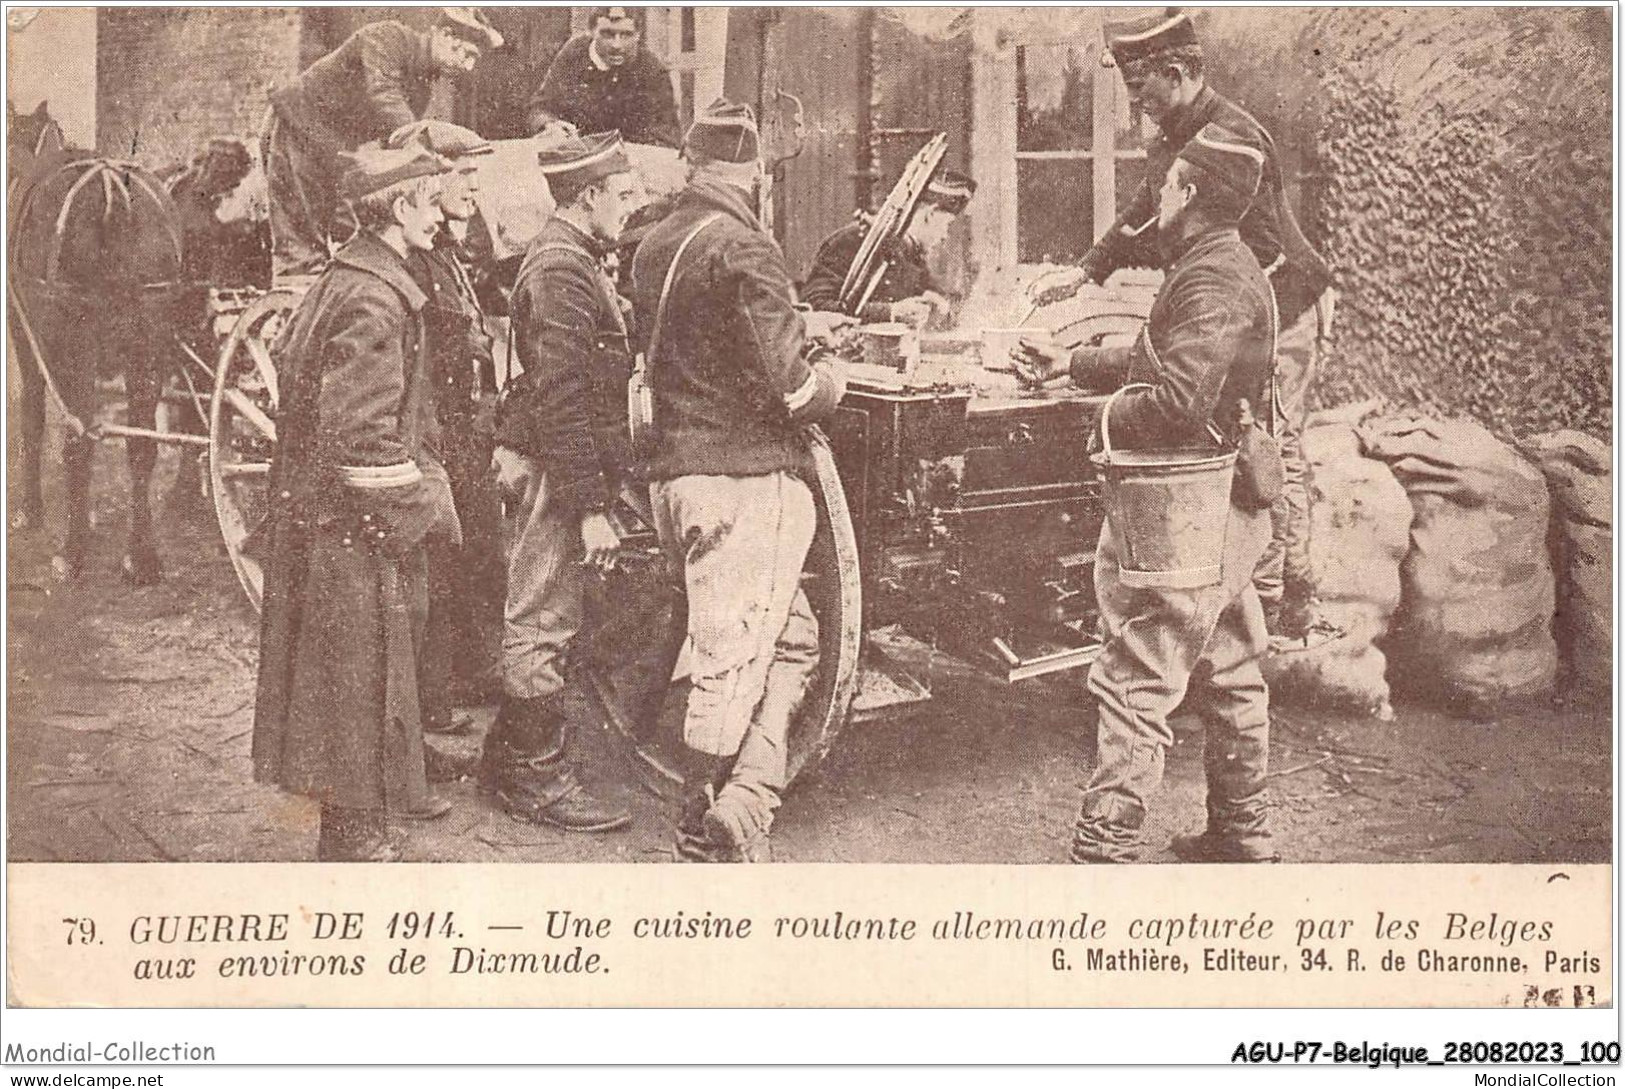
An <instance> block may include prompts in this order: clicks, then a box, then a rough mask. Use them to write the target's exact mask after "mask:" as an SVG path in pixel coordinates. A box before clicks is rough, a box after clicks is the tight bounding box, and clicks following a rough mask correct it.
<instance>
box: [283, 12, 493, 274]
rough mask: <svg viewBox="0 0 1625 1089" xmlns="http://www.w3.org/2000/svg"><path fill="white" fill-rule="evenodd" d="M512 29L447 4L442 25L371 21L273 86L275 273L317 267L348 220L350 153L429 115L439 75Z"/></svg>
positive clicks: (467, 62) (465, 63)
mask: <svg viewBox="0 0 1625 1089" xmlns="http://www.w3.org/2000/svg"><path fill="white" fill-rule="evenodd" d="M501 45H502V35H500V34H498V33H497V32H496V31H495V30H494V29H492V28H491V25H490V24H489V23H488V22H486V20H485V17H484V16H482V15H481V14H480V13H479V11H478V10H477V9H475V8H441V9H440V11H439V15H438V18H437V20H436V23H435V26H434V27H433V28H432V29H430V30H427V31H419V30H414V29H412V28H411V27H409V26H407V25H406V24H405V23H397V22H392V21H388V20H386V21H382V22H376V23H368V24H367V25H366V26H364V27H362V28H361V29H360V30H357V31H356V32H355V33H354V34H352V35H350V36H349V37H348V38H346V39H345V41H344V43H343V44H342V45H340V46H339V47H338V48H337V49H335V50H333V52H331V53H329V54H328V55H327V56H325V57H323V58H321V59H320V60H318V61H317V62H316V63H314V64H312V65H311V66H310V67H309V68H306V69H305V70H304V71H303V72H301V73H300V74H299V75H298V76H296V77H294V78H293V79H292V80H290V81H289V82H287V83H284V84H281V85H279V86H277V87H274V88H273V89H272V90H271V116H270V118H269V119H268V121H267V123H266V129H265V132H264V134H263V136H262V142H263V145H264V148H265V178H266V184H267V185H268V187H269V195H270V202H271V262H272V271H273V273H274V275H275V276H276V277H277V278H278V279H281V278H282V277H284V276H290V275H306V274H309V273H313V272H316V271H317V270H318V269H320V267H321V266H322V264H323V263H324V262H325V261H326V260H327V256H328V250H329V247H330V245H332V244H336V243H342V242H343V241H344V240H345V236H346V234H347V233H348V228H349V227H350V226H351V225H350V224H349V223H347V222H346V221H345V217H344V203H343V201H342V200H340V199H339V194H338V181H339V174H340V172H341V171H342V169H343V160H344V156H345V155H346V154H347V153H349V152H352V151H354V150H355V149H356V148H358V147H360V146H361V145H362V144H366V143H374V142H382V141H383V140H384V139H385V138H386V137H387V136H388V135H389V134H390V133H392V132H394V131H395V130H396V129H398V128H400V127H401V126H402V125H406V124H410V123H411V122H413V121H416V120H418V119H419V118H420V117H422V116H423V111H424V110H425V109H427V108H428V105H429V98H430V95H431V94H432V93H433V91H434V84H435V80H436V79H438V78H439V77H440V76H443V75H450V74H452V73H454V72H466V71H469V70H470V69H472V68H473V67H474V65H475V63H476V62H477V61H478V60H479V57H480V50H482V49H496V48H499V47H500V46H501Z"/></svg>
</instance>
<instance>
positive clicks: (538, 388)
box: [497, 218, 632, 511]
mask: <svg viewBox="0 0 1625 1089" xmlns="http://www.w3.org/2000/svg"><path fill="white" fill-rule="evenodd" d="M600 257H601V254H600V250H599V247H598V246H597V245H596V244H595V243H594V242H593V240H592V239H590V238H589V237H588V236H587V235H586V234H585V233H584V232H582V231H581V230H579V229H578V228H576V227H575V226H574V225H572V224H570V223H567V222H566V221H564V220H562V219H558V218H554V219H551V220H549V221H548V223H547V225H546V226H545V227H543V228H542V232H541V234H539V235H537V237H536V240H535V241H534V242H532V243H531V244H530V248H529V249H528V250H527V251H526V253H525V261H524V264H522V265H521V266H520V269H519V279H518V281H517V282H516V283H515V285H514V292H513V298H512V300H511V302H510V307H511V309H512V314H513V341H514V345H515V351H516V354H517V355H518V359H519V364H520V366H521V367H523V368H524V374H523V375H521V376H520V377H519V378H517V379H515V380H513V382H511V383H510V385H509V387H508V389H507V390H506V391H504V394H503V398H502V401H501V403H500V405H499V406H498V409H497V442H498V444H500V445H502V446H506V447H508V448H509V449H512V450H517V451H518V452H519V453H521V454H525V455H526V456H528V457H531V458H534V459H536V461H538V462H539V463H540V464H541V465H542V467H543V468H544V469H545V470H546V471H547V474H548V481H549V487H550V489H553V491H552V494H554V495H556V496H557V497H558V498H559V501H560V502H562V503H565V504H567V505H569V506H571V507H573V508H574V509H577V510H582V511H586V510H602V509H604V508H605V507H607V506H608V505H609V503H610V500H611V499H613V498H614V495H615V489H616V488H617V487H618V484H619V481H620V479H621V477H622V476H623V475H624V474H625V472H626V465H627V461H628V452H627V443H628V439H627V426H626V383H627V380H628V379H629V378H630V377H631V375H632V356H631V351H630V347H629V345H628V343H627V333H626V325H625V322H624V319H623V317H622V315H621V308H620V301H619V298H618V296H617V295H616V294H615V289H614V287H613V286H612V285H611V284H610V282H609V278H608V276H607V275H606V274H605V272H604V268H603V265H602V263H601V261H600Z"/></svg>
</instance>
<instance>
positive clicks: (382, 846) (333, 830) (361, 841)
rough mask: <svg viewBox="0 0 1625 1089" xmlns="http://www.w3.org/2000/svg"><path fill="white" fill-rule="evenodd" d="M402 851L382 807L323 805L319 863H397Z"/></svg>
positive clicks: (317, 849)
mask: <svg viewBox="0 0 1625 1089" xmlns="http://www.w3.org/2000/svg"><path fill="white" fill-rule="evenodd" d="M402 853H403V851H402V845H401V844H400V843H399V842H398V841H396V840H395V839H394V838H393V837H392V836H391V835H390V834H389V822H388V821H387V820H386V819H385V817H384V811H383V810H382V809H349V808H345V807H343V806H336V805H324V806H322V815H321V826H320V831H319V832H318V833H317V836H316V861H317V862H398V861H400V858H401V855H402Z"/></svg>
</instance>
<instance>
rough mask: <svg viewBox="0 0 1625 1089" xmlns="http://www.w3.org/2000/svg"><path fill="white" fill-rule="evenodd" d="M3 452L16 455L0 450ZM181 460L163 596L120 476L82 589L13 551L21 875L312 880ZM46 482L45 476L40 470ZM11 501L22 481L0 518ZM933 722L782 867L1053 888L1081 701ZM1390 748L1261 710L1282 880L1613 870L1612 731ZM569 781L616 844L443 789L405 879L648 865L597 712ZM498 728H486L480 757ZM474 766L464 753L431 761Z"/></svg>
mask: <svg viewBox="0 0 1625 1089" xmlns="http://www.w3.org/2000/svg"><path fill="white" fill-rule="evenodd" d="M13 433H15V431H14V432H13ZM179 458H180V454H179V453H178V452H177V451H175V450H167V451H165V452H164V454H163V455H162V457H161V459H160V465H159V472H158V476H157V482H156V485H155V487H154V503H155V509H156V510H157V511H159V517H158V518H157V524H158V526H159V534H160V539H159V548H160V552H161V554H162V557H163V561H164V565H165V570H166V573H167V578H166V580H165V581H164V582H163V583H162V584H161V585H158V586H151V587H132V586H130V585H129V584H127V583H126V582H125V581H124V580H123V579H121V578H120V577H119V576H118V575H117V574H116V573H115V568H116V561H117V558H118V556H119V555H120V553H121V551H122V545H123V529H124V520H125V515H124V511H125V507H126V501H125V492H124V489H125V483H124V458H123V451H122V449H121V448H120V447H118V446H116V445H111V446H109V447H106V448H104V449H103V450H102V451H101V452H100V453H99V454H98V457H97V465H96V480H97V484H96V489H95V491H96V519H97V530H96V533H97V538H96V548H97V551H96V553H95V556H94V559H93V561H92V563H91V565H90V569H89V571H88V572H87V573H86V574H85V575H84V576H83V577H82V578H81V579H80V580H78V581H76V582H61V581H58V580H57V579H56V578H55V576H54V574H53V571H52V567H51V562H50V561H51V554H52V549H53V545H54V542H55V541H56V540H57V539H58V536H59V534H60V531H61V527H62V511H61V503H60V493H59V492H55V491H52V490H49V484H50V483H51V482H52V481H53V476H54V467H51V468H49V469H48V476H47V480H48V491H47V501H48V503H49V505H50V512H49V519H48V525H47V527H46V529H44V530H43V531H42V530H33V531H29V532H26V533H19V532H15V531H14V532H11V533H10V535H9V544H10V550H9V560H8V564H7V572H6V573H7V589H6V599H7V604H8V606H9V608H8V611H7V650H8V652H9V653H8V664H7V671H6V687H7V694H8V697H9V712H8V714H7V716H6V734H7V741H8V746H7V752H8V757H7V761H6V774H7V780H8V787H9V803H8V804H9V814H8V816H9V841H8V843H7V853H8V857H9V858H11V859H12V860H14V861H24V860H28V861H70V860H71V861H109V860H125V861H151V860H167V861H283V860H290V861H291V860H306V859H310V858H311V857H313V854H314V849H315V836H316V813H315V808H314V807H313V806H312V805H310V804H309V803H307V802H305V801H303V800H302V799H299V798H296V797H291V796H288V795H284V794H282V793H280V792H279V791H277V790H274V789H271V788H267V787H264V786H260V785H257V784H255V783H254V782H253V781H252V778H251V775H250V766H249V738H250V731H251V728H252V720H253V694H254V662H255V643H256V618H255V615H254V613H253V611H252V610H251V609H250V608H249V606H248V605H247V603H246V601H245V599H244V598H243V595H242V594H241V592H240V591H239V589H238V587H237V584H236V580H235V578H234V576H233V574H232V570H231V566H230V564H229V562H228V560H227V558H226V555H225V552H224V549H223V547H222V546H221V544H220V542H219V536H218V531H217V530H216V528H215V525H214V522H213V517H212V512H211V511H209V510H208V508H207V506H206V504H195V505H194V506H193V507H192V509H185V504H182V505H181V506H180V507H178V508H177V507H170V506H167V505H166V504H165V502H164V499H163V496H164V492H165V491H166V489H167V488H168V486H169V484H170V481H171V480H172V479H173V478H174V475H175V472H176V466H177V464H178V461H179ZM49 464H50V462H49V461H48V465H49ZM15 487H16V478H15V466H13V478H12V488H13V491H12V494H13V495H15V494H16V491H15ZM926 672H927V674H928V680H929V683H930V685H931V687H932V689H933V692H934V698H933V699H932V700H931V701H930V702H928V703H925V704H922V705H918V706H917V707H916V708H915V709H914V710H912V712H911V713H908V714H906V715H901V716H898V717H894V718H891V719H887V720H883V721H880V722H874V723H869V724H866V725H862V726H854V727H852V728H850V729H849V731H848V732H847V733H845V734H843V735H842V737H841V739H840V741H839V743H838V744H837V745H836V747H835V750H834V751H833V753H832V754H831V755H830V757H829V759H828V760H827V761H826V762H825V763H824V764H823V765H822V766H821V767H819V768H818V769H817V770H816V772H815V773H813V774H811V775H809V776H807V777H805V778H804V779H803V780H802V781H799V782H798V783H797V784H796V786H795V789H794V790H793V791H792V792H791V794H790V796H789V798H788V799H787V800H786V802H785V805H784V808H783V810H782V811H781V814H780V818H779V823H778V825H777V830H776V833H775V840H776V854H777V858H778V859H779V860H781V861H792V862H794V861H803V862H806V861H818V862H825V861H836V862H1056V861H1059V860H1061V859H1063V858H1064V857H1065V853H1066V844H1067V839H1068V836H1069V833H1070V823H1071V819H1072V816H1073V814H1074V813H1075V812H1076V806H1077V801H1078V790H1079V787H1080V785H1081V784H1082V782H1083V781H1084V780H1085V779H1086V778H1087V777H1088V774H1089V770H1090V767H1091V764H1092V759H1093V749H1094V742H1093V737H1094V715H1093V711H1092V709H1090V707H1089V701H1088V699H1087V698H1086V697H1085V694H1084V693H1083V691H1082V688H1081V685H1080V684H1079V683H1078V682H1077V681H1076V680H1068V679H1062V680H1049V681H1039V682H1030V683H1029V684H1027V685H1024V686H1018V687H1015V688H1007V687H1005V686H1003V685H1001V684H998V683H995V682H992V681H988V680H984V679H982V678H980V677H979V676H978V675H976V674H974V673H973V672H971V671H969V670H967V669H965V668H963V667H960V666H957V665H956V664H955V663H953V662H952V661H949V660H944V659H941V658H936V659H933V660H932V661H931V662H929V663H928V668H927V670H926ZM1397 711H1398V714H1397V717H1396V718H1395V720H1394V721H1392V722H1380V721H1377V720H1375V719H1370V718H1361V717H1350V716H1347V715H1341V714H1336V713H1332V712H1329V711H1325V710H1319V709H1316V708H1313V707H1304V706H1293V705H1280V706H1277V707H1276V708H1275V709H1274V732H1273V746H1272V751H1271V766H1272V768H1273V769H1274V770H1273V771H1272V784H1271V785H1272V789H1273V798H1274V802H1273V804H1274V807H1275V808H1274V821H1275V828H1276V831H1277V834H1278V838H1279V842H1280V846H1281V849H1282V853H1283V854H1284V856H1285V857H1286V859H1287V861H1289V862H1536V861H1540V862H1606V861H1607V860H1608V858H1609V857H1610V854H1611V850H1610V839H1609V837H1610V830H1611V827H1612V805H1611V798H1610V783H1611V768H1612V762H1611V750H1610V720H1609V711H1608V708H1607V706H1606V704H1605V703H1599V702H1591V703H1582V704H1573V705H1567V704H1565V703H1564V702H1562V701H1561V700H1560V699H1552V700H1546V701H1542V702H1540V703H1537V704H1531V705H1524V706H1521V707H1516V708H1509V709H1508V710H1507V711H1506V713H1505V714H1503V715H1501V716H1500V717H1498V718H1496V719H1494V720H1492V721H1468V720H1464V719H1460V718H1454V717H1451V716H1449V715H1447V714H1445V713H1443V712H1441V711H1436V710H1431V709H1429V708H1428V707H1426V706H1425V705H1422V704H1420V703H1417V702H1414V701H1413V702H1401V703H1400V704H1399V705H1398V707H1397ZM574 713H575V716H576V721H577V723H578V724H579V728H578V737H579V742H578V746H577V748H578V751H579V753H580V755H581V757H582V763H583V766H584V769H585V776H586V778H587V779H588V780H589V781H590V782H592V783H594V784H596V785H597V786H598V787H599V788H601V789H603V790H605V791H608V792H612V793H615V794H617V795H619V796H620V797H622V798H624V800H625V801H626V803H627V804H628V805H629V806H630V807H631V809H632V810H633V812H634V815H635V820H634V823H633V825H632V827H631V828H630V829H629V830H627V831H623V832H618V833H610V834H606V835H600V836H582V835H571V834H568V833H564V832H559V831H555V830H552V829H547V828H536V827H532V826H529V825H525V824H519V823H515V822H514V821H512V820H510V819H508V818H507V817H506V816H504V815H501V814H500V813H498V812H496V811H495V810H494V809H493V808H492V806H491V805H490V803H489V801H488V800H487V799H486V798H485V797H483V796H482V795H481V794H480V793H479V792H478V790H477V789H476V787H475V785H474V783H473V782H471V781H469V780H466V779H465V780H463V781H459V782H455V783H451V784H447V785H445V786H443V787H442V788H440V789H442V790H443V791H444V792H445V793H446V795H447V796H448V797H449V798H450V799H451V800H452V801H453V802H454V803H455V807H454V808H453V810H452V812H451V813H450V815H449V816H447V817H445V818H443V819H442V820H440V821H437V822H434V823H430V824H420V825H414V826H413V827H412V829H411V831H412V838H411V845H410V847H409V851H408V856H407V857H408V858H409V859H413V860H421V861H430V860H432V861H464V862H494V861H501V862H527V861H571V862H663V861H669V860H670V859H671V857H672V856H671V851H670V846H669V845H670V842H671V814H670V809H671V807H670V805H669V804H668V803H667V802H666V801H665V800H663V799H662V798H661V796H660V795H659V793H658V790H657V788H656V784H655V783H654V781H653V780H652V777H651V776H650V775H649V774H648V773H647V771H646V770H645V768H644V765H643V763H642V762H641V761H639V760H638V759H637V758H636V757H635V755H633V754H632V753H631V751H630V750H629V748H628V746H626V745H625V744H624V743H623V742H622V741H621V739H620V738H619V736H618V735H616V734H614V733H612V732H611V731H609V730H608V729H607V728H605V727H604V725H603V724H602V721H601V719H600V718H599V717H598V716H597V715H596V713H595V711H594V708H593V707H592V706H591V705H590V704H588V703H587V702H586V701H584V700H583V701H580V702H579V703H578V704H577V705H576V706H575V708H574ZM489 718H490V712H489V710H487V711H484V712H482V713H481V714H480V715H479V716H478V718H477V723H476V731H477V730H478V729H483V728H484V726H485V725H486V724H487V723H488V721H489ZM1179 725H1180V726H1181V729H1180V731H1179V735H1178V744H1177V745H1176V746H1175V748H1174V750H1173V752H1172V753H1171V754H1170V757H1169V760H1168V776H1167V778H1168V782H1167V789H1166V791H1165V795H1164V799H1163V804H1161V805H1159V806H1158V807H1157V808H1156V810H1155V811H1154V817H1153V824H1152V826H1151V828H1150V840H1151V843H1152V845H1153V846H1154V847H1155V848H1157V850H1156V851H1154V852H1153V853H1152V855H1151V857H1152V858H1153V859H1154V860H1157V861H1164V862H1166V861H1169V860H1170V859H1171V856H1170V855H1168V854H1167V853H1166V851H1164V850H1162V849H1161V848H1162V846H1163V845H1164V844H1166V842H1167V840H1168V838H1169V836H1170V835H1172V834H1174V833H1175V832H1179V831H1184V830H1187V829H1195V828H1197V827H1199V826H1200V824H1201V821H1202V758H1201V738H1200V735H1199V733H1196V732H1193V731H1192V729H1191V727H1190V724H1189V723H1180V724H1179ZM440 744H442V746H443V747H445V748H447V749H448V750H449V751H450V752H451V753H452V755H454V756H461V757H463V758H464V759H466V758H467V757H468V756H469V755H470V754H471V753H472V752H474V751H475V750H476V749H477V732H476V733H475V734H474V735H470V736H466V737H462V738H454V739H451V741H450V742H449V743H446V742H440Z"/></svg>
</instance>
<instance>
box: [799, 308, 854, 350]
mask: <svg viewBox="0 0 1625 1089" xmlns="http://www.w3.org/2000/svg"><path fill="white" fill-rule="evenodd" d="M857 320H858V319H857V318H854V317H853V316H852V315H851V314H842V313H838V312H836V311H832V310H809V311H807V312H806V313H804V314H802V315H801V321H802V324H803V325H804V326H805V327H806V331H807V339H808V340H816V341H820V342H822V343H825V344H830V343H833V342H834V341H835V340H836V339H837V336H836V334H838V333H839V332H840V331H841V330H842V329H845V328H846V327H847V326H849V325H851V324H853V323H854V322H856V321H857Z"/></svg>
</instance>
